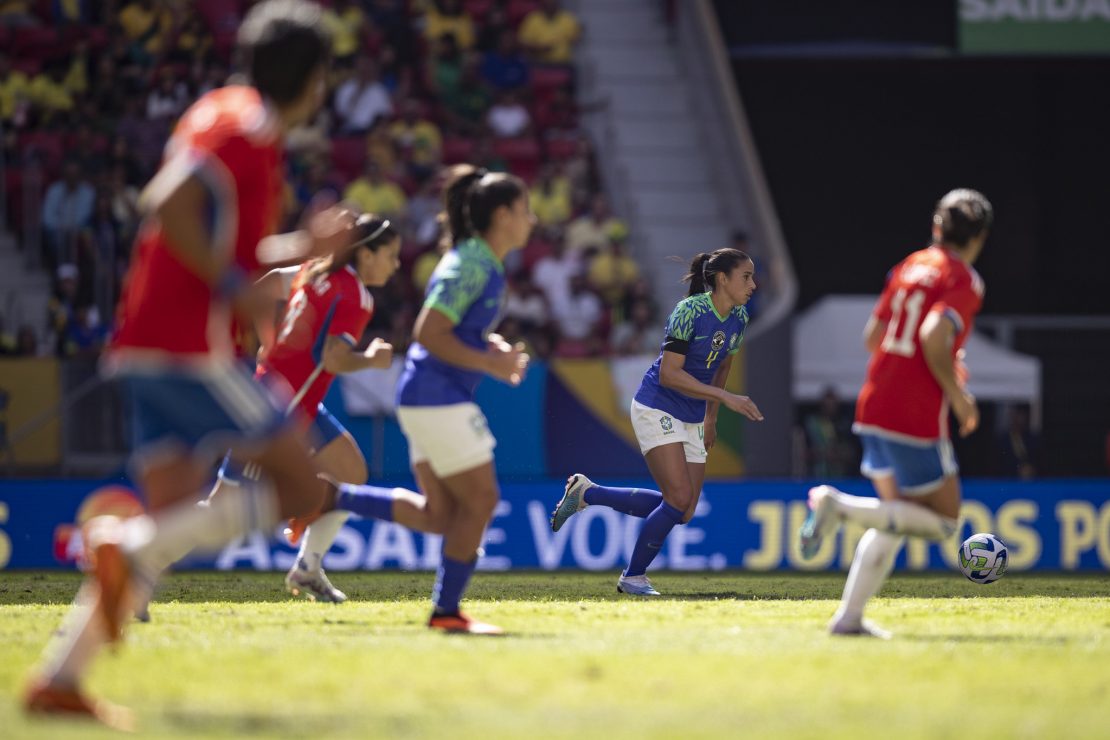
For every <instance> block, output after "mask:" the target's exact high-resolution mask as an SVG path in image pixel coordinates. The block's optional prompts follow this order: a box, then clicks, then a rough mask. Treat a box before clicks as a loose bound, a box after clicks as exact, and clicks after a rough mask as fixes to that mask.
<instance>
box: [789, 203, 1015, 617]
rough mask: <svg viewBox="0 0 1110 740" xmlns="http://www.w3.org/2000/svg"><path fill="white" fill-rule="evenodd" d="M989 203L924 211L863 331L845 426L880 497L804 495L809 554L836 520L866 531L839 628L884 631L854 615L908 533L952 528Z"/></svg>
mask: <svg viewBox="0 0 1110 740" xmlns="http://www.w3.org/2000/svg"><path fill="white" fill-rule="evenodd" d="M993 217H994V211H993V209H992V208H991V204H990V202H989V201H987V199H986V198H985V197H983V195H982V194H981V193H978V192H976V191H974V190H966V189H960V190H953V191H952V192H950V193H948V194H947V195H945V196H944V197H943V198H941V200H940V202H939V203H938V204H937V208H936V211H935V213H934V215H933V244H932V245H931V246H929V247H927V248H926V249H922V250H920V251H917V252H914V253H913V254H911V255H910V256H909V257H907V258H906V259H904V260H902V262H900V263H899V264H898V265H897V266H895V268H894V269H893V270H891V271H890V275H889V277H888V279H887V284H886V287H885V288H884V290H883V293H882V296H881V297H880V298H879V302H878V304H877V305H876V306H875V310H874V312H873V314H872V316H871V318H870V319H869V320H868V322H867V327H866V328H865V329H864V342H865V344H866V346H867V349H868V351H869V352H871V362H870V364H869V365H868V368H867V381H866V382H865V383H864V385H863V389H862V390H861V391H860V394H859V400H858V402H857V403H856V422H855V425H854V426H853V430H854V431H855V432H856V434H858V435H859V437H860V440H861V441H862V443H863V461H862V464H861V466H860V469H861V471H862V472H863V474H864V475H866V476H867V477H869V478H870V479H871V481H872V483H873V484H874V486H875V490H876V491H877V492H878V494H879V498H878V500H876V499H872V498H869V497H861V496H850V495H848V494H846V493H844V492H842V491H839V490H837V489H835V488H833V487H832V486H817V487H816V488H812V489H810V492H809V508H810V512H809V515H808V516H807V517H806V520H805V522H804V523H803V524H802V527H801V530H800V532H799V539H800V544H801V550H802V555H803V557H806V558H811V557H813V556H814V555H815V554H816V553H817V550H818V549H819V548H820V546H821V542H822V541H823V539H824V538H825V537H828V536H831V535H834V534H835V533H836V530H837V528H838V527H839V525H840V523H841V522H842V521H852V522H857V523H859V524H861V525H863V526H865V527H868V528H869V529H868V530H867V531H866V532H865V533H864V535H863V537H862V538H861V539H860V542H859V546H858V547H857V549H856V555H855V558H854V560H853V561H852V567H851V570H850V571H849V573H848V581H847V583H846V584H845V587H844V596H843V599H842V601H841V604H840V609H839V610H838V611H837V612H836V615H835V616H834V617H833V619H832V621H831V622H830V624H829V631H830V632H831V633H832V634H837V635H870V636H874V637H889V636H890V635H889V633H888V632H886V631H885V630H881V629H879V628H878V627H876V626H875V625H873V624H871V623H870V622H869V621H868V620H865V619H864V618H863V609H864V606H865V605H866V603H867V601H868V599H870V598H871V597H872V596H873V595H874V594H875V593H876V592H877V591H878V590H879V588H880V587H881V586H882V584H883V581H885V580H886V577H887V575H888V574H889V573H890V569H891V568H892V567H893V564H894V558H895V556H896V555H897V554H898V550H899V549H900V548H901V546H902V542H903V541H904V539H905V537H907V536H909V537H921V538H923V539H927V540H932V541H941V540H944V539H946V538H948V537H949V536H951V535H952V534H953V533H954V532H955V531H956V529H957V528H958V526H959V516H960V500H961V494H960V479H959V477H958V473H959V469H958V468H957V466H956V458H955V455H954V454H953V452H952V443H951V441H950V440H949V437H948V411H949V408H951V410H952V413H953V414H955V416H956V421H957V422H958V424H959V433H960V435H961V436H967V435H968V434H971V433H972V432H974V431H975V429H976V428H977V427H978V426H979V410H978V407H977V406H976V404H975V398H974V397H973V396H972V395H971V394H970V393H968V391H967V389H966V388H965V387H964V380H965V379H966V369H965V368H964V367H963V363H962V360H961V359H960V358H961V356H962V353H961V349H962V347H963V345H964V342H965V341H966V340H967V336H968V334H969V333H970V332H971V323H972V320H973V319H974V318H975V315H976V314H977V313H978V312H979V309H980V307H981V306H982V303H983V280H982V278H980V277H979V274H978V273H977V272H975V270H974V268H972V266H971V265H972V264H973V263H974V262H975V260H976V259H977V258H978V257H979V254H980V253H981V252H982V250H983V244H984V242H986V239H987V233H988V231H989V230H990V226H991V221H992V220H993Z"/></svg>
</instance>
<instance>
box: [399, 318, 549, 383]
mask: <svg viewBox="0 0 1110 740" xmlns="http://www.w3.org/2000/svg"><path fill="white" fill-rule="evenodd" d="M454 329H455V324H454V323H453V322H452V321H451V319H450V318H449V317H448V316H447V315H446V314H444V313H443V312H442V311H439V310H436V309H435V308H432V307H427V306H425V307H424V308H423V309H421V311H420V315H419V316H417V317H416V326H415V327H414V328H413V337H414V338H415V339H416V341H418V342H420V343H421V344H422V345H424V346H425V347H427V348H428V351H429V352H431V353H432V354H433V355H435V356H436V357H437V358H438V359H440V360H442V361H443V362H447V363H450V364H451V365H454V366H456V367H461V368H464V369H466V370H478V371H481V372H484V373H487V374H488V375H490V376H491V377H494V378H497V379H498V380H501V381H504V382H506V383H509V384H510V385H519V384H520V383H521V381H523V380H524V374H525V372H526V371H527V368H528V360H529V357H528V354H527V353H526V352H524V350H523V347H522V346H520V345H517V346H516V347H509V348H508V350H507V351H506V350H505V349H504V348H502V347H499V346H496V345H493V346H489V349H487V350H486V351H485V352H483V351H481V350H477V349H474V348H473V347H468V346H467V345H466V344H465V343H464V342H462V341H460V340H459V338H458V337H457V336H455V333H454Z"/></svg>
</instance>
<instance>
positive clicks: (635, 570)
mask: <svg viewBox="0 0 1110 740" xmlns="http://www.w3.org/2000/svg"><path fill="white" fill-rule="evenodd" d="M685 516H686V512H684V511H680V510H678V509H676V508H675V507H673V506H671V505H670V504H668V503H667V502H666V501H664V502H663V503H661V504H659V506H658V507H656V509H655V511H653V512H651V513H650V514H648V517H647V519H646V520H644V528H643V529H641V530H640V538H639V539H638V540H636V547H635V548H633V550H632V557H631V558H630V559H629V561H628V568H626V569H625V571H624V575H625V576H642V575H643V574H644V573H645V572H646V571H647V567H648V566H649V565H651V561H652V560H655V556H656V555H658V554H659V550H660V549H662V547H663V541H664V540H666V539H667V535H668V534H670V533H671V530H672V529H674V525H676V524H680V523H681V522H682V519H683V517H685Z"/></svg>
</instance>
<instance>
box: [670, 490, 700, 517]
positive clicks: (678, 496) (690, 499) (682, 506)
mask: <svg viewBox="0 0 1110 740" xmlns="http://www.w3.org/2000/svg"><path fill="white" fill-rule="evenodd" d="M663 500H664V501H666V502H667V503H668V504H670V505H671V506H673V507H675V508H676V509H678V510H679V511H685V512H686V515H685V516H684V517H683V518H682V523H683V524H685V523H686V522H688V521H690V517H691V516H692V515H693V511H692V509H693V503H694V494H693V493H692V492H691V491H690V490H689V489H681V488H679V489H674V490H670V491H664V492H663Z"/></svg>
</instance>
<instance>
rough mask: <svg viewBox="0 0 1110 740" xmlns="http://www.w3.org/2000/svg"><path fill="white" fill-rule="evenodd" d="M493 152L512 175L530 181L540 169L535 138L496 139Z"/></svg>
mask: <svg viewBox="0 0 1110 740" xmlns="http://www.w3.org/2000/svg"><path fill="white" fill-rule="evenodd" d="M493 148H494V151H496V152H497V155H498V156H499V157H502V158H503V159H504V160H505V161H506V162H508V164H509V169H510V170H511V171H512V173H513V174H514V175H517V176H518V177H521V178H523V179H525V180H528V181H531V180H533V179H534V178H535V176H536V172H537V171H538V170H539V168H540V147H539V144H537V143H536V140H535V138H533V137H531V136H522V137H520V138H517V139H497V140H496V141H495V142H494V143H493Z"/></svg>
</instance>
